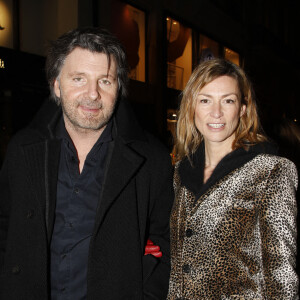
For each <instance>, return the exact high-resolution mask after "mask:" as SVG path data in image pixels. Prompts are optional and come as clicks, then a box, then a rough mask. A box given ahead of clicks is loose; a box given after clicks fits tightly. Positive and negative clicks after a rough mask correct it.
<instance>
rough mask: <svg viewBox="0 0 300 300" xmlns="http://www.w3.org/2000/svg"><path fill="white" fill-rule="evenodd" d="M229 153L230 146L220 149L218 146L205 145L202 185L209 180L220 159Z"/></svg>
mask: <svg viewBox="0 0 300 300" xmlns="http://www.w3.org/2000/svg"><path fill="white" fill-rule="evenodd" d="M231 151H232V148H231V146H227V147H220V145H218V144H213V143H205V168H204V178H203V181H204V183H206V181H207V180H208V179H209V178H210V176H211V175H212V173H213V171H214V169H215V167H216V166H217V165H218V164H219V162H220V161H221V160H222V158H223V157H225V156H226V155H227V154H228V153H230V152H231Z"/></svg>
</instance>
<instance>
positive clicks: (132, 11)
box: [112, 1, 146, 82]
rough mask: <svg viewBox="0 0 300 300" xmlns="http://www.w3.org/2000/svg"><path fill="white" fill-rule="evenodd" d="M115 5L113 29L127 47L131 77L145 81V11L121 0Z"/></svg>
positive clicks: (115, 2)
mask: <svg viewBox="0 0 300 300" xmlns="http://www.w3.org/2000/svg"><path fill="white" fill-rule="evenodd" d="M113 6H114V7H113V16H112V20H113V24H112V31H113V33H114V34H115V35H116V36H117V37H118V38H119V39H120V41H121V43H122V44H123V45H124V47H125V50H126V53H127V59H128V64H129V67H130V74H129V77H130V78H131V79H133V80H138V81H143V82H145V61H146V57H145V56H146V54H145V52H146V51H145V12H143V11H142V10H139V9H137V8H135V7H133V6H131V5H129V4H126V3H121V2H119V1H114V4H113Z"/></svg>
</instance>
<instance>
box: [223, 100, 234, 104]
mask: <svg viewBox="0 0 300 300" xmlns="http://www.w3.org/2000/svg"><path fill="white" fill-rule="evenodd" d="M234 102H235V100H233V99H225V103H229V104H231V103H234Z"/></svg>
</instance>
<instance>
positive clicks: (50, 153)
mask: <svg viewBox="0 0 300 300" xmlns="http://www.w3.org/2000/svg"><path fill="white" fill-rule="evenodd" d="M23 153H24V157H25V161H26V164H27V170H28V172H29V180H30V182H31V187H32V193H33V194H35V196H36V200H37V204H38V205H37V207H38V209H39V210H40V213H41V215H42V216H43V218H44V225H45V229H46V232H47V238H48V241H49V240H50V237H51V231H52V227H53V219H54V218H53V217H54V210H55V198H56V184H57V171H58V162H59V155H60V141H59V140H50V141H48V140H46V141H42V142H38V143H35V144H30V145H24V146H23Z"/></svg>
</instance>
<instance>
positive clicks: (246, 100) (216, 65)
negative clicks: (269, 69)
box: [175, 58, 267, 160]
mask: <svg viewBox="0 0 300 300" xmlns="http://www.w3.org/2000/svg"><path fill="white" fill-rule="evenodd" d="M220 76H230V77H232V78H234V79H235V80H236V81H237V83H238V87H239V90H240V95H241V98H240V101H241V105H245V106H246V111H245V113H244V114H243V115H242V116H241V117H240V120H239V124H238V127H237V129H236V132H235V140H234V141H233V144H232V148H233V149H237V148H240V147H243V148H245V149H248V148H249V146H251V145H254V144H257V143H259V142H262V141H265V140H266V139H267V138H266V137H265V136H264V134H263V130H262V128H261V126H260V121H259V117H258V114H257V108H256V102H255V99H254V92H253V89H252V85H251V82H250V81H249V79H248V78H247V76H246V74H245V72H244V71H243V70H242V69H241V68H240V67H239V66H237V65H235V64H233V63H231V62H230V61H227V60H225V59H220V58H217V59H212V60H208V61H205V62H203V63H201V64H199V65H198V66H197V67H196V69H195V70H194V71H193V73H192V75H191V77H190V79H189V81H188V83H187V85H186V87H185V89H184V90H183V92H182V100H181V104H180V109H179V114H178V122H177V138H176V142H175V153H176V154H175V155H176V160H181V159H182V158H184V157H185V156H187V157H190V155H191V154H193V153H195V151H196V150H197V148H198V146H199V145H200V143H201V142H202V139H203V138H202V135H201V133H200V132H199V131H198V129H197V127H196V125H195V109H196V99H197V95H198V93H199V90H200V89H202V88H203V87H204V86H205V85H206V84H208V83H210V82H211V81H213V80H214V79H216V78H218V77H220Z"/></svg>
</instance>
